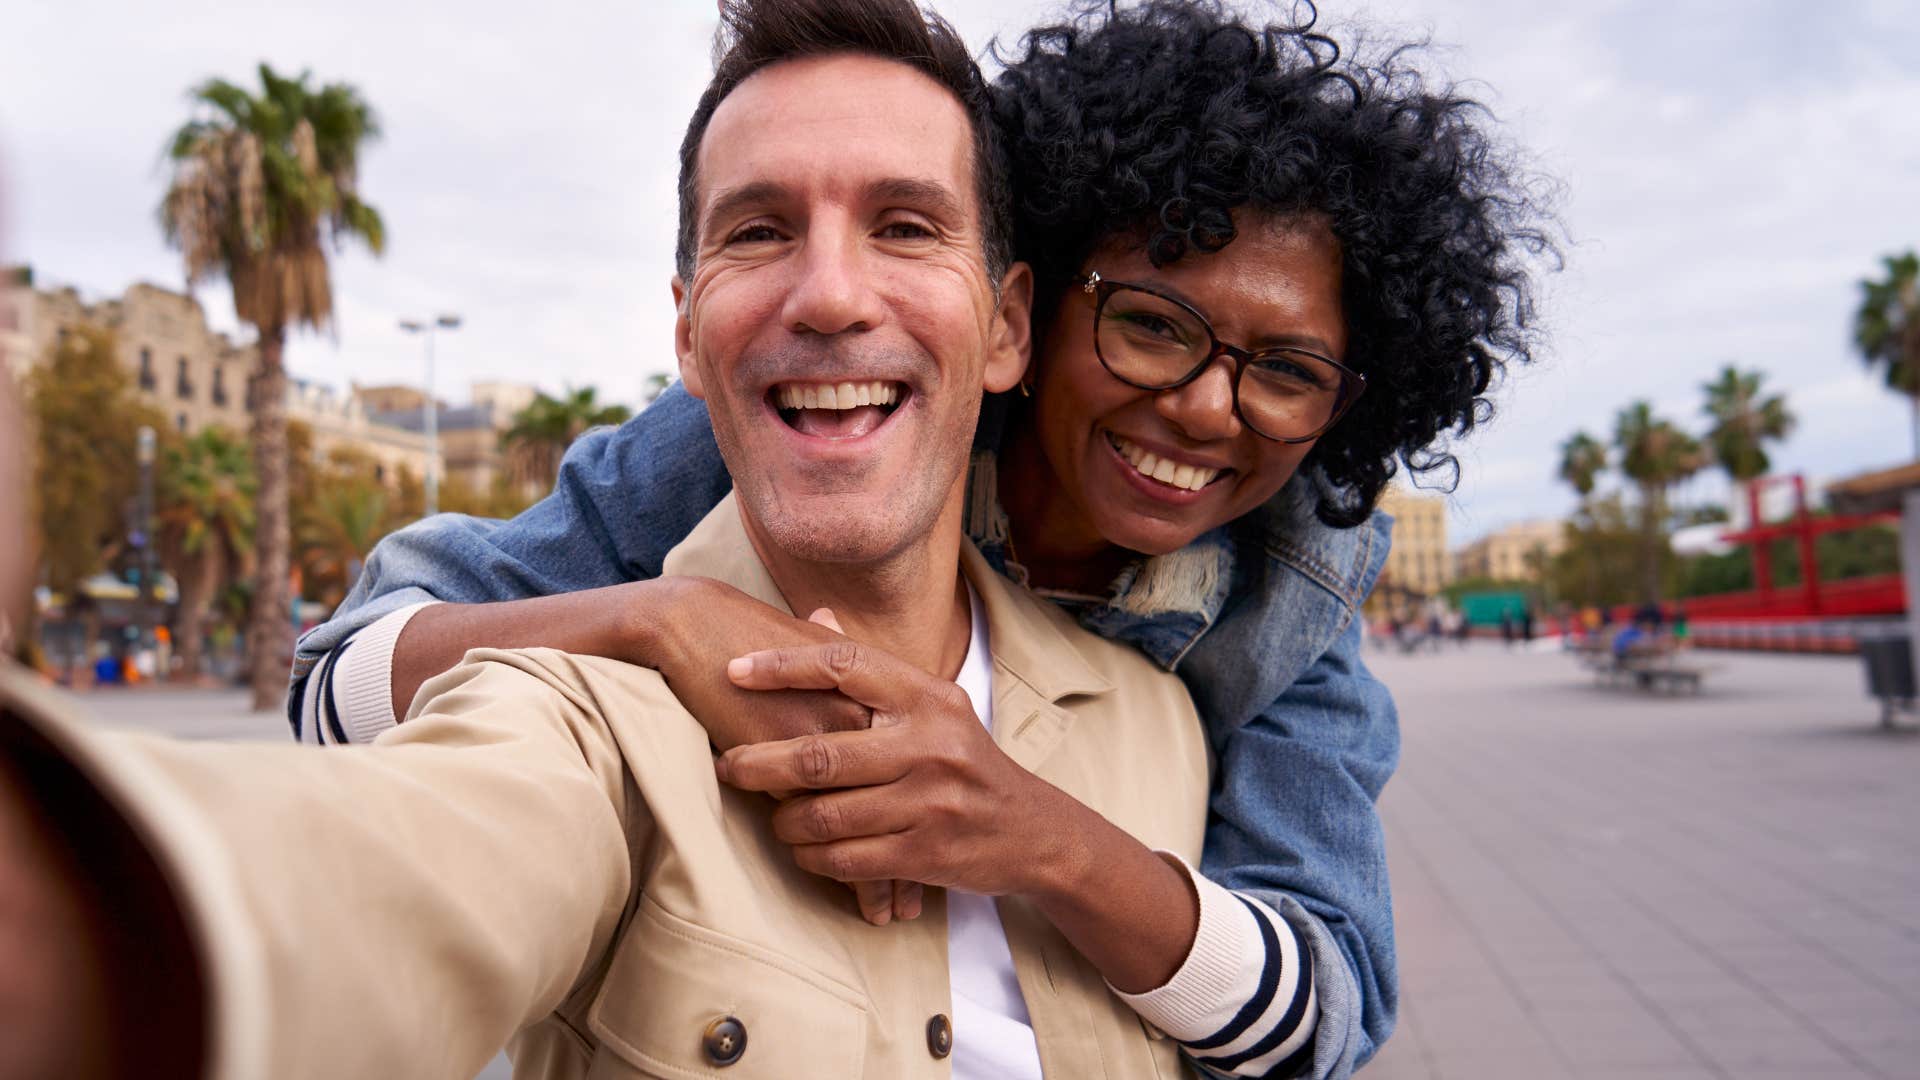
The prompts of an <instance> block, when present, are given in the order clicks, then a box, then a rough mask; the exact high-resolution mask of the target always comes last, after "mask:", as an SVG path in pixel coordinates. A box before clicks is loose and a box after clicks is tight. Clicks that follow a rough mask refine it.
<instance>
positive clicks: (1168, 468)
mask: <svg viewBox="0 0 1920 1080" xmlns="http://www.w3.org/2000/svg"><path fill="white" fill-rule="evenodd" d="M1107 441H1108V442H1110V443H1112V444H1113V448H1114V449H1115V450H1118V451H1120V456H1121V457H1123V458H1126V459H1127V464H1129V465H1131V466H1133V471H1134V472H1137V473H1139V474H1140V475H1141V476H1144V477H1146V478H1147V479H1149V480H1158V481H1159V482H1161V483H1163V484H1167V485H1170V486H1172V487H1177V488H1182V489H1184V490H1186V491H1199V490H1200V489H1201V488H1203V487H1206V486H1207V485H1208V484H1211V483H1213V478H1214V477H1216V476H1219V475H1220V470H1219V469H1210V468H1207V467H1206V466H1204V465H1178V464H1175V463H1174V462H1171V461H1168V460H1167V459H1165V458H1162V457H1157V456H1155V455H1154V453H1153V452H1152V451H1150V450H1144V449H1141V448H1140V447H1138V446H1135V445H1134V444H1133V443H1130V442H1128V441H1127V440H1125V439H1123V438H1121V437H1120V436H1118V435H1115V434H1114V433H1113V432H1111V431H1109V432H1107Z"/></svg>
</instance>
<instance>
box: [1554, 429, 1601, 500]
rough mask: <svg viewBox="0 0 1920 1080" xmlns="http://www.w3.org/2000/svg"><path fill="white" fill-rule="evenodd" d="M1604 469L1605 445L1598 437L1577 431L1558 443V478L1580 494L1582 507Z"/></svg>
mask: <svg viewBox="0 0 1920 1080" xmlns="http://www.w3.org/2000/svg"><path fill="white" fill-rule="evenodd" d="M1605 471H1607V447H1606V444H1605V443H1602V442H1601V441H1600V440H1599V439H1596V438H1594V437H1593V436H1591V435H1589V434H1587V433H1586V432H1584V431H1577V432H1574V434H1573V437H1572V438H1569V439H1568V440H1567V441H1566V442H1563V443H1561V444H1560V479H1562V480H1564V481H1566V482H1567V484H1568V485H1569V486H1571V487H1572V488H1573V490H1574V492H1575V494H1577V495H1579V496H1580V505H1581V506H1582V507H1583V508H1584V507H1585V506H1586V504H1587V497H1588V496H1590V495H1592V494H1593V486H1594V484H1595V483H1596V482H1597V481H1598V480H1599V479H1600V474H1601V473H1603V472H1605Z"/></svg>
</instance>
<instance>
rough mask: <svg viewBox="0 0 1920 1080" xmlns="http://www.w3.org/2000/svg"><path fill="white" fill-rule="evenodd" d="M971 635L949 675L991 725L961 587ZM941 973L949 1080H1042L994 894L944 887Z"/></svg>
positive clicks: (987, 677) (976, 633)
mask: <svg viewBox="0 0 1920 1080" xmlns="http://www.w3.org/2000/svg"><path fill="white" fill-rule="evenodd" d="M967 597H968V599H969V600H970V601H971V602H972V605H973V639H972V640H971V641H970V642H969V643H968V645H967V658H966V660H965V661H964V662H963V663H961V665H960V675H959V677H958V678H957V679H955V680H954V681H955V682H957V683H959V684H960V689H962V690H965V691H966V692H967V697H968V698H969V699H970V700H972V702H973V712H974V715H976V716H978V717H979V718H980V722H981V723H982V724H985V725H986V728H987V730H988V731H992V730H993V653H992V651H991V649H990V648H989V643H988V640H987V613H986V609H985V608H984V607H982V606H981V604H980V597H979V596H977V595H975V594H974V592H973V587H972V586H971V585H969V586H968V587H967ZM947 973H948V978H949V979H950V980H951V981H952V989H953V1075H954V1077H955V1080H1040V1050H1039V1047H1038V1046H1036V1045H1035V1043H1034V1041H1033V1021H1032V1018H1031V1017H1029V1016H1028V1015H1027V1002H1026V999H1025V998H1024V997H1022V996H1021V995H1020V982H1019V980H1018V979H1017V978H1015V977H1014V973H1013V952H1012V950H1010V949H1008V948H1007V934H1006V931H1005V930H1004V929H1002V928H1001V926H1000V913H999V912H998V911H997V910H995V908H994V906H993V897H991V896H981V895H979V894H978V893H969V892H961V891H959V890H958V889H949V890H947Z"/></svg>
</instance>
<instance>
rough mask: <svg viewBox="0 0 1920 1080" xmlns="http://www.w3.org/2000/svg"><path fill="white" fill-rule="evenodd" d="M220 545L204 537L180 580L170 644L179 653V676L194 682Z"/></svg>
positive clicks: (200, 662)
mask: <svg viewBox="0 0 1920 1080" xmlns="http://www.w3.org/2000/svg"><path fill="white" fill-rule="evenodd" d="M220 554H221V553H220V545H219V544H218V542H216V541H215V540H214V539H213V538H211V537H208V538H207V542H206V545H205V546H204V547H202V548H201V549H200V554H198V555H194V556H191V558H192V559H193V569H192V570H191V571H190V572H189V573H188V574H186V575H185V577H186V580H184V581H182V582H181V583H180V627H179V630H178V632H177V633H176V634H175V635H174V639H175V640H174V648H175V650H176V651H178V652H179V654H180V678H181V679H183V680H184V681H187V682H194V681H196V680H198V679H199V678H200V669H201V668H202V667H203V666H204V659H203V650H202V649H201V647H200V643H201V641H202V640H203V639H204V638H205V636H206V628H207V611H208V609H209V608H211V607H212V606H213V593H214V589H215V587H216V586H217V585H218V584H219V581H220V564H221V561H222V560H221V558H220Z"/></svg>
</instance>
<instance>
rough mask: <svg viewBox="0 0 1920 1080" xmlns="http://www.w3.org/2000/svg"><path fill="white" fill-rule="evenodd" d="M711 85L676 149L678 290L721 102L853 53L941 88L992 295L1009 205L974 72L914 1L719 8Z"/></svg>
mask: <svg viewBox="0 0 1920 1080" xmlns="http://www.w3.org/2000/svg"><path fill="white" fill-rule="evenodd" d="M714 53H715V55H716V57H717V59H716V60H715V62H714V69H713V79H712V81H710V82H709V83H707V90H706V92H705V93H704V94H701V95H700V104H699V105H697V106H695V107H694V110H693V119H692V120H691V121H689V122H688V123H687V135H686V138H685V139H683V140H682V141H681V143H680V237H679V243H678V245H677V247H676V249H675V252H674V265H675V269H677V270H678V271H679V274H680V279H681V280H682V281H692V280H693V263H694V251H695V249H696V247H697V246H698V243H699V232H700V200H699V194H698V188H699V179H700V178H699V175H698V172H699V164H700V142H701V140H702V139H704V138H705V137H706V134H707V125H708V123H710V122H711V121H712V120H713V112H714V110H715V109H717V108H719V107H720V102H722V101H724V100H725V99H726V96H727V95H728V94H731V93H733V91H734V88H735V87H737V86H739V85H740V84H741V83H743V82H745V81H746V80H747V79H748V78H749V77H750V76H752V75H753V74H754V73H755V72H758V71H760V70H761V69H763V68H767V67H770V66H772V65H774V64H777V63H780V62H781V61H784V60H798V59H802V58H804V57H810V56H827V55H831V54H834V53H861V54H865V55H869V56H877V57H879V58H881V59H883V60H893V61H897V62H899V63H902V64H905V65H907V66H908V67H910V68H913V69H914V70H915V71H918V72H920V73H921V74H923V75H926V76H927V77H928V78H930V79H932V80H933V81H934V82H937V83H939V84H940V85H941V86H944V87H946V88H947V90H948V91H950V92H951V93H952V94H953V96H954V97H955V98H956V99H957V100H958V101H959V102H960V105H961V107H962V108H963V109H965V110H966V113H967V122H968V125H969V126H970V127H971V128H972V129H973V179H974V187H975V189H976V196H977V200H978V202H979V204H980V232H981V243H982V246H983V247H984V248H985V256H986V263H987V272H988V274H989V276H990V277H991V278H992V280H993V282H994V283H995V286H996V287H998V283H999V281H1000V277H1001V275H1003V274H1005V273H1006V270H1007V266H1008V265H1009V264H1010V263H1011V261H1012V255H1011V251H1012V235H1013V224H1012V220H1013V219H1012V205H1011V199H1010V197H1009V195H1008V193H1007V183H1006V169H1005V166H1004V165H1003V163H1002V161H1001V155H1000V153H999V150H998V148H997V145H996V143H995V139H994V127H993V119H992V109H991V106H990V103H989V98H988V95H987V86H986V82H985V80H984V79H982V78H981V76H980V69H979V67H978V66H976V65H975V64H974V62H973V57H972V55H971V54H970V53H968V52H967V46H966V43H965V42H964V41H962V40H961V39H960V35H959V34H958V33H957V32H955V31H954V29H953V27H951V26H949V25H948V24H947V22H946V20H944V19H942V18H940V16H938V15H935V14H934V13H932V12H930V11H922V10H921V9H920V8H918V7H916V6H915V5H914V4H913V3H912V0H721V4H720V33H719V36H718V37H717V38H716V39H715V40H714Z"/></svg>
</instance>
